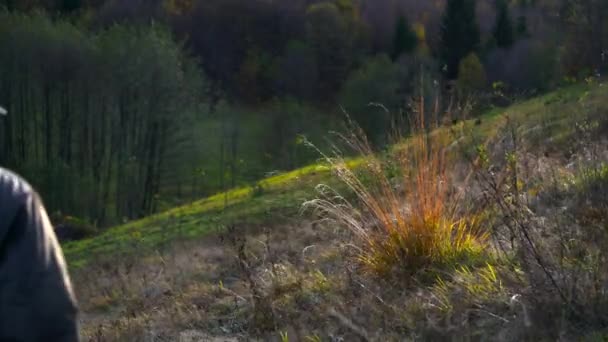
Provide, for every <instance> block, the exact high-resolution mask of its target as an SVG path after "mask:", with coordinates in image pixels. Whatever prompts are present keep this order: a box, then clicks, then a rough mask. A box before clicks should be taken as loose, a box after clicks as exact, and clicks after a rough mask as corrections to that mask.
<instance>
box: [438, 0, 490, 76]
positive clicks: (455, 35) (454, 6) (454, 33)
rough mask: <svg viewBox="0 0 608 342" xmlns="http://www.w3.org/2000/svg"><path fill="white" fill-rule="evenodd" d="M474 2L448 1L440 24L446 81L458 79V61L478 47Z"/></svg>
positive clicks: (462, 0) (464, 0) (463, 0)
mask: <svg viewBox="0 0 608 342" xmlns="http://www.w3.org/2000/svg"><path fill="white" fill-rule="evenodd" d="M479 42H480V33H479V25H478V23H477V17H476V14H475V0H448V4H447V8H446V11H445V13H444V15H443V19H442V23H441V59H442V62H443V64H444V65H445V69H444V71H445V72H446V76H447V78H448V79H456V78H457V77H458V66H459V64H460V61H461V60H462V59H463V58H464V57H466V56H467V55H469V54H470V53H471V52H474V51H475V50H476V49H477V47H478V46H479Z"/></svg>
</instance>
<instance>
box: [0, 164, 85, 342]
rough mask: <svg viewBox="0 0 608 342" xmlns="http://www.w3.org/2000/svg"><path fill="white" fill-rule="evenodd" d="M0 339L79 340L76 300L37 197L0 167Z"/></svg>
mask: <svg viewBox="0 0 608 342" xmlns="http://www.w3.org/2000/svg"><path fill="white" fill-rule="evenodd" d="M0 341H58V342H63V341H65V342H68V341H78V324H77V309H76V300H75V299H74V295H73V292H72V287H71V284H70V279H69V277H68V274H67V270H66V267H65V262H64V259H63V255H62V253H61V248H60V247H59V245H58V243H57V239H56V237H55V233H54V231H53V228H52V226H51V224H50V222H49V219H48V216H47V214H46V212H45V210H44V207H43V206H42V203H41V201H40V199H39V198H38V195H37V194H36V192H35V191H34V190H32V188H31V187H30V186H29V185H28V184H27V183H26V182H25V181H24V180H22V179H21V178H19V177H18V176H16V175H15V174H13V173H11V172H10V171H7V170H5V169H2V168H0Z"/></svg>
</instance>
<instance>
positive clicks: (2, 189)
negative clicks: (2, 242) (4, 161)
mask: <svg viewBox="0 0 608 342" xmlns="http://www.w3.org/2000/svg"><path fill="white" fill-rule="evenodd" d="M33 195H34V190H32V187H31V186H30V185H29V184H28V183H27V182H26V181H25V180H24V179H23V178H21V177H19V176H18V175H17V174H15V173H13V172H11V171H9V170H7V169H4V168H2V167H0V232H2V230H4V229H6V228H8V226H9V225H10V224H11V223H12V222H13V219H14V218H15V216H16V215H17V213H18V212H19V209H20V208H21V207H22V206H23V205H24V204H25V203H26V201H27V200H28V198H30V197H31V196H33Z"/></svg>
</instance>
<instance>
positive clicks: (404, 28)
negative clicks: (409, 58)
mask: <svg viewBox="0 0 608 342" xmlns="http://www.w3.org/2000/svg"><path fill="white" fill-rule="evenodd" d="M417 43H418V38H417V37H416V33H414V31H413V30H412V28H411V27H410V25H409V23H408V20H407V18H406V17H405V16H403V15H401V16H399V19H398V20H397V25H396V26H395V34H394V36H393V51H392V53H391V56H392V58H393V60H396V59H397V58H399V56H401V55H402V54H403V53H409V52H412V51H414V49H415V48H416V45H417Z"/></svg>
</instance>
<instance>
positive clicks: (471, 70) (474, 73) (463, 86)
mask: <svg viewBox="0 0 608 342" xmlns="http://www.w3.org/2000/svg"><path fill="white" fill-rule="evenodd" d="M485 85H486V72H485V70H484V68H483V65H482V64H481V61H480V60H479V57H477V55H476V54H474V53H471V54H469V55H468V56H467V57H466V58H465V59H463V60H462V61H461V62H460V65H459V66H458V90H459V91H460V92H462V93H470V92H473V91H478V90H482V89H483V88H484V87H485Z"/></svg>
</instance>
